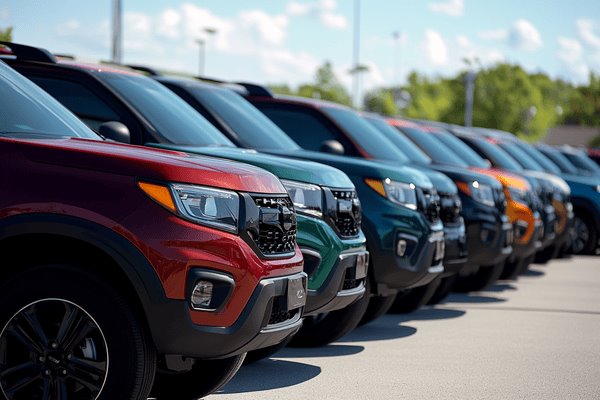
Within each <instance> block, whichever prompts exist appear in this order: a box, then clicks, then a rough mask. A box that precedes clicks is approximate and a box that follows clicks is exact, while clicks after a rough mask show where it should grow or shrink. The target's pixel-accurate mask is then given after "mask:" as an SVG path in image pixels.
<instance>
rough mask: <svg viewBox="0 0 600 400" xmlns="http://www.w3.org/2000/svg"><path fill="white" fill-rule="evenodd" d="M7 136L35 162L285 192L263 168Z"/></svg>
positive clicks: (137, 149)
mask: <svg viewBox="0 0 600 400" xmlns="http://www.w3.org/2000/svg"><path fill="white" fill-rule="evenodd" d="M7 140H11V141H13V142H14V143H15V144H16V146H17V147H18V149H19V150H20V151H21V152H22V153H23V155H24V156H25V157H27V158H29V159H30V160H32V161H35V162H40V163H46V164H53V165H62V166H65V167H72V168H78V169H91V170H96V171H104V172H109V173H114V174H120V175H130V176H133V177H134V178H141V179H152V180H159V181H165V182H179V183H190V184H196V185H205V186H212V187H219V188H226V189H231V190H238V191H245V192H255V193H287V192H286V190H285V188H284V187H283V185H282V184H281V182H280V181H279V180H278V179H277V177H276V176H274V175H273V174H271V173H269V172H267V171H265V170H263V169H260V168H257V167H254V166H251V165H246V164H241V163H237V162H233V161H228V160H219V159H215V158H213V157H199V156H190V155H188V154H186V153H182V152H175V151H167V150H160V149H151V148H146V147H140V146H132V145H126V144H121V143H116V142H108V141H100V140H89V139H80V138H65V139H48V140H27V139H7Z"/></svg>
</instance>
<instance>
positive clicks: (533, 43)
mask: <svg viewBox="0 0 600 400" xmlns="http://www.w3.org/2000/svg"><path fill="white" fill-rule="evenodd" d="M508 43H509V44H510V45H511V46H512V47H514V48H516V49H519V50H525V51H535V50H537V49H539V48H540V47H542V44H543V43H542V36H541V35H540V32H539V31H538V30H537V29H536V28H535V26H533V24H532V23H531V22H529V21H527V20H524V19H519V20H517V21H515V23H514V24H513V26H512V28H511V29H510V33H509V35H508Z"/></svg>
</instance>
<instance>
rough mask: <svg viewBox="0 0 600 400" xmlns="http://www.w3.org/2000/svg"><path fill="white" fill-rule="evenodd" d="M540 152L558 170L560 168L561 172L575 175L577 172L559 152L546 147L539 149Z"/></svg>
mask: <svg viewBox="0 0 600 400" xmlns="http://www.w3.org/2000/svg"><path fill="white" fill-rule="evenodd" d="M540 151H541V152H542V153H544V154H545V155H546V156H547V157H548V158H549V159H551V160H552V161H553V162H554V164H556V165H558V168H560V170H561V171H562V172H565V173H567V174H577V173H578V172H579V171H578V170H577V167H576V166H574V165H573V164H572V163H571V161H569V160H568V159H567V157H565V156H564V155H563V154H562V153H561V152H560V151H558V150H555V149H553V148H552V147H548V146H543V147H542V148H540Z"/></svg>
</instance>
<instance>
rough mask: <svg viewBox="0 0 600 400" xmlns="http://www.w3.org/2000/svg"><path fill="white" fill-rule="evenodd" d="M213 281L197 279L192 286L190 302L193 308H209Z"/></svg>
mask: <svg viewBox="0 0 600 400" xmlns="http://www.w3.org/2000/svg"><path fill="white" fill-rule="evenodd" d="M213 287H214V285H213V283H212V282H209V281H198V282H196V285H195V286H194V290H193V291H192V295H191V296H190V302H191V303H192V307H193V308H194V309H200V310H202V309H210V301H211V300H212V296H213Z"/></svg>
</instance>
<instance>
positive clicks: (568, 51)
mask: <svg viewBox="0 0 600 400" xmlns="http://www.w3.org/2000/svg"><path fill="white" fill-rule="evenodd" d="M557 41H558V48H559V49H558V52H557V54H556V56H557V57H558V60H559V61H560V63H561V64H562V65H563V68H564V69H565V70H566V71H567V72H568V74H569V75H572V76H575V77H576V78H577V80H580V81H585V80H586V79H587V77H588V75H589V72H590V69H589V67H588V66H587V64H586V63H585V61H584V59H583V46H582V45H581V43H579V41H578V40H576V39H571V38H564V37H559V38H558V39H557Z"/></svg>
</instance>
